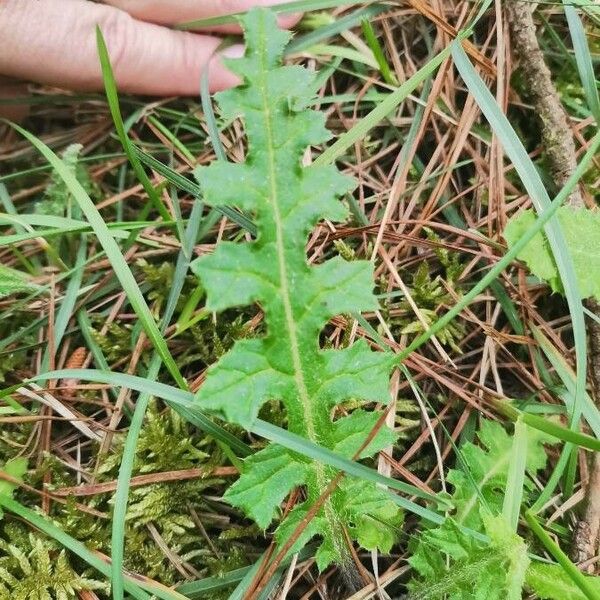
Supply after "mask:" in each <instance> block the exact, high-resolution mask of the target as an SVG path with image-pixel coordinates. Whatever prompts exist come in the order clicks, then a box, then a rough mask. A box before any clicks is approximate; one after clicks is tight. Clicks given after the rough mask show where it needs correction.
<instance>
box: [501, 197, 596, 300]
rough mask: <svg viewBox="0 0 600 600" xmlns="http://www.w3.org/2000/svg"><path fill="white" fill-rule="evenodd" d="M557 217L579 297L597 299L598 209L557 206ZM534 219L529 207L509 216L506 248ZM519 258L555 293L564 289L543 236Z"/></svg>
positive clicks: (538, 237)
mask: <svg viewBox="0 0 600 600" xmlns="http://www.w3.org/2000/svg"><path fill="white" fill-rule="evenodd" d="M556 218H557V219H558V221H559V223H560V227H561V229H562V232H563V235H564V238H565V240H566V243H567V246H568V248H569V253H570V255H571V258H572V260H573V267H574V270H575V277H576V279H577V284H578V286H579V289H580V292H581V296H582V297H583V298H589V297H591V296H594V297H595V298H596V299H598V300H600V251H599V248H600V211H597V210H589V209H586V208H579V209H575V208H570V207H568V206H563V207H561V208H559V209H558V211H557V213H556ZM536 221H537V218H536V217H535V215H534V213H533V211H532V210H526V211H523V212H522V213H520V214H518V215H517V216H515V217H512V218H511V219H510V220H509V222H508V224H507V226H506V229H505V230H504V237H505V238H506V241H507V242H508V246H509V248H510V247H512V246H514V245H515V244H516V242H517V240H518V239H519V238H521V237H522V236H523V234H524V233H525V232H526V231H527V230H529V229H530V228H531V227H532V226H533V224H534V223H535V222H536ZM518 257H519V259H520V260H522V261H523V262H524V263H526V264H527V266H528V267H529V269H530V270H531V272H532V273H533V274H534V275H535V276H536V277H539V278H540V279H542V280H544V281H546V282H548V284H549V285H550V287H551V288H552V290H553V291H554V292H561V293H562V291H563V289H562V285H561V280H560V277H559V274H558V269H557V267H556V263H555V261H554V258H553V256H552V253H551V251H550V246H549V244H548V240H547V239H546V237H545V235H544V234H542V233H538V234H537V235H536V236H534V238H533V239H532V240H531V242H529V244H528V245H527V246H526V247H525V248H524V249H523V250H522V251H521V252H520V253H519V255H518Z"/></svg>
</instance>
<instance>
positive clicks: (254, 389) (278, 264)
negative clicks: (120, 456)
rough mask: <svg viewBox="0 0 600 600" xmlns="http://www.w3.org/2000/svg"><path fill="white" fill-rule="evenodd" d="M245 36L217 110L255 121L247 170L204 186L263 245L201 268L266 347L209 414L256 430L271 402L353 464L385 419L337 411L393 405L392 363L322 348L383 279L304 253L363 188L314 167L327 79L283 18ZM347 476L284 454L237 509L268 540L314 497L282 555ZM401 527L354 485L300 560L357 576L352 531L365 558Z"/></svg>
mask: <svg viewBox="0 0 600 600" xmlns="http://www.w3.org/2000/svg"><path fill="white" fill-rule="evenodd" d="M242 22H243V25H244V28H245V32H246V47H247V50H246V54H245V57H244V58H241V59H238V60H231V61H228V66H229V67H230V68H231V69H232V70H233V71H234V72H235V73H237V74H238V75H240V77H242V78H243V80H244V83H243V84H242V85H241V86H239V87H237V88H235V89H233V90H229V91H226V92H222V93H220V94H219V95H218V103H219V105H220V107H221V111H222V113H223V116H224V118H226V119H233V118H236V117H238V116H240V115H241V116H243V117H244V120H245V125H246V131H247V135H248V139H249V149H248V156H247V160H246V162H245V163H243V164H232V163H228V162H225V161H216V162H214V163H213V164H212V165H210V166H208V167H204V168H199V169H198V170H197V171H196V176H197V179H198V181H199V183H200V184H201V186H202V188H203V191H204V197H205V199H206V201H207V202H208V203H210V204H212V205H218V206H237V207H239V208H241V209H243V210H246V211H249V212H252V213H253V214H254V215H255V220H256V223H257V227H258V234H257V237H256V239H255V240H254V241H253V242H251V243H248V244H235V243H230V242H221V243H220V244H219V245H218V246H217V248H216V250H215V252H214V253H213V254H212V255H210V256H205V257H202V258H200V259H198V260H197V261H195V263H194V264H193V268H194V271H195V273H196V274H197V275H198V276H199V277H200V278H201V280H202V284H203V285H204V287H205V289H206V293H207V308H208V309H209V310H212V311H222V310H225V309H227V308H229V307H234V306H242V305H247V304H251V303H253V302H259V303H260V305H261V307H262V308H263V310H264V313H265V320H266V329H267V333H266V335H265V336H264V337H261V338H256V339H246V340H239V341H237V342H236V343H235V345H234V347H233V348H232V350H230V351H229V352H228V353H227V354H225V355H224V356H223V357H222V358H221V360H220V361H219V362H218V363H217V364H216V365H214V366H213V367H211V368H210V369H209V371H208V374H207V377H206V381H205V382H204V384H203V385H202V387H201V389H200V390H199V392H198V394H197V401H198V403H199V406H200V407H202V409H203V410H211V411H214V412H217V413H219V414H220V415H222V416H223V417H224V418H225V419H226V420H228V421H230V422H232V423H236V424H239V425H241V426H243V427H245V428H250V427H251V426H252V424H253V422H254V420H255V419H256V418H257V415H258V412H259V409H260V407H261V406H262V405H263V404H264V403H265V402H267V401H269V400H281V401H282V402H283V404H284V406H285V409H286V413H287V421H288V428H289V430H290V431H292V432H293V433H295V434H298V435H301V436H302V437H304V438H306V439H308V440H310V441H312V442H314V443H317V444H320V445H322V446H325V447H327V448H330V449H331V450H333V451H335V452H338V453H339V454H341V455H343V456H345V457H347V458H353V457H354V456H355V454H356V453H357V452H358V450H359V449H360V447H361V444H362V443H363V441H364V440H365V439H366V437H367V435H368V433H369V431H370V430H371V429H373V427H374V426H375V424H376V423H377V420H378V419H379V417H380V414H379V413H378V412H375V411H373V412H367V411H365V410H363V409H357V410H354V411H353V412H352V413H350V414H348V415H346V416H343V417H340V418H337V419H336V420H333V418H332V413H333V409H334V408H335V407H336V405H338V404H339V403H342V402H344V401H346V400H348V399H360V400H363V401H377V402H387V400H388V398H389V391H388V384H389V372H390V370H391V368H392V360H391V359H390V356H389V355H388V354H385V353H378V352H373V351H371V349H370V348H369V347H368V345H367V344H366V343H365V342H363V341H361V342H357V343H355V344H353V345H352V346H350V347H348V348H345V349H343V350H334V349H327V350H324V349H322V348H321V346H320V343H319V336H320V333H321V330H322V328H323V327H324V326H325V325H326V323H327V322H328V320H329V319H330V318H331V317H333V316H335V315H338V314H342V313H356V312H359V311H362V310H374V309H376V308H377V307H378V303H377V301H376V299H375V297H374V295H373V293H372V288H373V268H372V265H371V263H369V262H367V261H361V260H353V261H345V260H344V259H343V258H341V257H336V258H333V259H331V260H328V261H326V262H325V263H323V264H321V265H318V266H316V267H310V266H309V265H308V263H307V259H306V254H305V243H306V239H307V236H308V233H309V231H310V229H311V227H313V226H314V225H315V224H316V222H317V221H318V220H319V219H320V218H327V219H331V220H334V221H341V220H343V219H344V218H345V216H346V208H345V207H344V205H343V204H342V203H341V202H340V201H338V200H337V199H336V198H338V197H340V196H342V195H343V194H345V193H347V192H348V191H349V190H351V189H352V188H353V187H354V183H353V181H352V180H351V179H349V178H347V177H345V176H342V175H341V174H340V173H339V172H338V171H337V170H336V169H335V167H332V166H318V167H317V166H312V167H306V168H303V167H302V165H301V159H302V156H303V154H304V151H305V150H306V147H307V146H310V145H313V144H319V143H322V142H324V141H326V140H328V139H329V138H330V133H329V132H328V131H327V129H326V128H325V125H324V115H322V114H321V113H318V112H315V111H313V110H309V109H307V106H308V104H309V102H310V100H311V97H312V91H313V90H314V83H313V82H314V75H313V74H312V73H310V72H309V71H307V70H306V69H303V68H301V67H298V66H281V55H282V51H283V48H284V46H285V44H286V43H287V41H288V39H289V33H286V32H284V31H281V30H279V29H278V28H277V25H276V20H275V17H274V15H273V14H272V13H270V12H268V11H265V10H259V9H257V10H253V11H251V12H249V13H248V14H247V15H246V16H245V17H243V19H242ZM394 440H395V435H394V433H393V432H392V431H391V430H390V429H388V428H386V427H383V428H381V429H380V430H379V432H378V433H377V435H375V437H374V439H373V440H372V441H371V443H370V444H369V445H368V447H367V448H366V449H364V450H363V451H362V453H361V458H365V457H368V456H372V455H374V454H375V453H377V452H378V451H379V450H381V449H382V448H384V447H386V446H387V445H389V444H391V443H392V442H393V441H394ZM335 475H336V471H335V469H332V468H330V467H328V466H325V465H322V464H319V463H317V462H312V461H309V460H306V459H305V458H304V457H302V456H300V455H297V454H293V453H291V452H288V451H287V450H286V449H284V448H283V447H281V446H278V445H275V444H271V445H269V446H267V447H266V448H265V449H263V450H261V451H259V452H257V453H256V454H254V455H253V456H252V457H250V458H248V459H247V460H246V461H245V464H244V469H243V473H242V475H241V477H240V479H239V480H238V481H237V482H236V483H235V484H234V485H233V486H231V487H230V488H229V490H228V491H227V493H226V494H225V499H226V500H228V501H229V502H230V503H231V504H232V505H234V506H237V507H239V508H241V509H243V510H244V511H245V512H246V514H247V515H248V516H249V517H251V518H252V519H254V520H255V521H256V523H257V524H258V525H259V526H260V527H261V528H263V529H264V528H266V527H268V526H269V525H270V524H271V522H272V521H273V519H274V518H275V516H276V515H277V514H278V511H279V507H280V504H281V503H282V501H283V500H284V498H285V497H286V496H287V495H288V494H289V493H290V492H291V490H292V489H293V488H296V487H299V486H303V489H304V490H305V501H304V502H302V503H300V504H298V505H296V506H295V507H294V508H293V510H292V511H291V512H290V513H289V515H288V516H287V518H286V519H285V520H284V521H283V523H282V524H281V525H280V526H279V528H278V530H277V533H276V537H277V539H278V540H279V541H280V542H283V541H284V540H286V539H287V538H288V536H289V535H290V534H291V533H292V531H293V530H294V529H295V527H296V526H297V525H298V524H300V523H301V522H302V520H303V519H304V517H306V515H307V512H308V511H309V509H310V507H311V506H312V505H313V504H314V503H315V502H316V501H317V499H318V498H319V497H320V496H321V494H323V492H325V491H326V489H327V486H328V485H329V483H330V482H331V480H332V479H333V478H334V477H335ZM399 518H400V515H399V511H398V509H397V507H396V506H395V504H394V503H393V502H391V500H390V499H389V497H388V495H387V494H386V492H385V490H382V489H380V488H378V487H376V486H375V485H373V484H370V483H367V482H364V481H362V480H358V479H353V478H350V477H348V478H346V479H344V480H342V482H341V484H340V485H339V486H338V487H337V488H336V489H335V490H334V491H333V493H332V494H331V495H330V496H329V497H328V499H327V500H326V502H325V504H324V506H323V507H322V508H321V509H320V511H319V512H318V513H317V514H316V516H315V517H314V518H313V519H312V520H311V521H310V523H308V525H307V526H306V528H305V529H304V531H303V533H302V535H301V536H300V538H299V540H298V541H297V543H296V544H295V546H294V549H295V550H297V549H298V548H299V547H300V546H302V545H303V544H305V543H306V542H307V541H308V540H309V539H310V538H312V537H314V536H316V535H319V536H321V538H322V542H321V544H320V546H319V549H318V551H317V554H316V559H317V564H318V566H319V568H320V569H324V568H325V567H326V566H327V565H329V564H330V563H332V562H335V563H337V564H341V565H344V564H347V563H348V562H349V561H350V553H349V549H348V547H347V544H346V542H345V540H344V535H343V534H342V533H341V532H342V530H343V529H346V530H347V532H348V534H349V536H350V537H351V538H352V539H354V540H356V541H358V542H359V544H360V545H361V546H363V547H364V548H367V549H375V548H379V549H380V550H382V551H384V552H388V551H389V550H390V548H391V546H392V544H393V541H394V537H395V536H394V534H395V530H396V528H397V525H398V523H399Z"/></svg>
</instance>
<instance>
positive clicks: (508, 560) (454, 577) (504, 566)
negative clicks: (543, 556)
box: [408, 516, 529, 600]
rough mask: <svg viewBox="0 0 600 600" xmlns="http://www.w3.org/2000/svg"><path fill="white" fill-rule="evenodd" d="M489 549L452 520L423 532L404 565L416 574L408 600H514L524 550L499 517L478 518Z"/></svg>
mask: <svg viewBox="0 0 600 600" xmlns="http://www.w3.org/2000/svg"><path fill="white" fill-rule="evenodd" d="M484 522H485V531H486V533H487V534H488V535H489V537H490V542H489V544H486V543H484V542H481V541H478V540H475V539H474V538H472V537H470V536H467V535H466V534H465V533H463V531H462V530H461V529H460V528H459V527H458V525H457V524H456V522H455V521H454V520H453V519H447V520H446V522H445V523H444V524H443V525H442V526H441V527H438V528H436V529H433V530H431V531H426V532H425V533H423V534H422V535H421V537H420V539H419V542H418V544H417V546H416V548H415V550H414V553H413V555H412V556H411V557H410V558H409V559H408V562H409V563H410V565H411V566H412V567H413V569H414V570H415V571H416V572H417V573H418V574H419V577H418V578H415V579H413V580H412V581H411V582H410V583H409V586H408V587H409V590H410V594H409V598H410V600H417V599H419V600H437V599H439V600H443V599H449V600H520V599H521V598H522V592H521V589H522V586H523V581H524V578H525V571H526V569H527V565H528V564H529V559H528V557H527V546H526V545H525V543H524V542H523V540H522V539H521V538H520V537H519V536H518V535H517V534H515V533H513V532H512V531H511V528H510V525H509V524H508V523H507V522H506V521H505V520H504V519H503V517H491V516H487V517H485V518H484Z"/></svg>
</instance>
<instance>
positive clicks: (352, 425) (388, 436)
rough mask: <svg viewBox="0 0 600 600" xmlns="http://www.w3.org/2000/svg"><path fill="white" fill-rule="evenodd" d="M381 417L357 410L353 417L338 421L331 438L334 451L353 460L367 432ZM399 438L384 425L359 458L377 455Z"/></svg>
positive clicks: (375, 413) (349, 416) (378, 414)
mask: <svg viewBox="0 0 600 600" xmlns="http://www.w3.org/2000/svg"><path fill="white" fill-rule="evenodd" d="M380 417H381V414H380V413H377V412H366V411H364V410H355V411H354V412H353V413H352V414H351V415H348V416H347V417H343V418H341V419H338V420H337V421H336V422H335V423H334V429H333V435H332V436H331V442H332V444H333V450H334V451H335V452H337V453H338V454H341V455H342V456H345V457H346V458H353V457H354V455H355V454H356V452H357V451H358V449H359V448H360V447H361V446H362V444H363V442H364V441H365V431H371V430H372V429H373V428H374V427H375V425H376V423H377V421H378V420H379V418H380ZM397 437H398V436H397V435H396V434H395V433H394V432H393V431H392V430H391V429H390V428H389V427H387V426H386V425H384V426H383V427H381V429H379V431H378V432H377V434H376V435H375V437H374V438H373V439H372V440H371V441H370V442H369V445H368V446H367V447H366V448H365V449H364V450H363V451H362V452H361V454H360V456H359V458H366V457H367V456H373V455H374V454H377V452H379V451H380V450H383V449H384V448H385V447H386V446H390V445H391V444H393V443H394V442H395V441H396V438H397Z"/></svg>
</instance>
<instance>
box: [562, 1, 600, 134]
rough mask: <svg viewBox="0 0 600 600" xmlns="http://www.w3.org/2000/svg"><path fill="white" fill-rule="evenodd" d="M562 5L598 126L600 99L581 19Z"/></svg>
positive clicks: (582, 78)
mask: <svg viewBox="0 0 600 600" xmlns="http://www.w3.org/2000/svg"><path fill="white" fill-rule="evenodd" d="M563 4H564V7H565V15H566V17H567V23H568V25H569V33H570V34H571V40H572V42H573V50H574V52H575V60H576V62H577V70H578V71H579V79H581V85H582V86H583V90H584V92H585V97H586V100H587V103H588V108H589V109H590V112H591V113H592V115H593V116H594V119H596V123H598V124H600V98H599V97H598V88H597V86H596V76H595V73H594V65H593V63H592V56H591V54H590V49H589V46H588V42H587V35H586V32H585V29H584V28H583V23H582V22H581V18H580V17H579V15H578V14H577V10H576V9H575V8H574V7H573V6H572V5H571V4H568V3H567V2H566V1H565V0H563Z"/></svg>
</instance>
